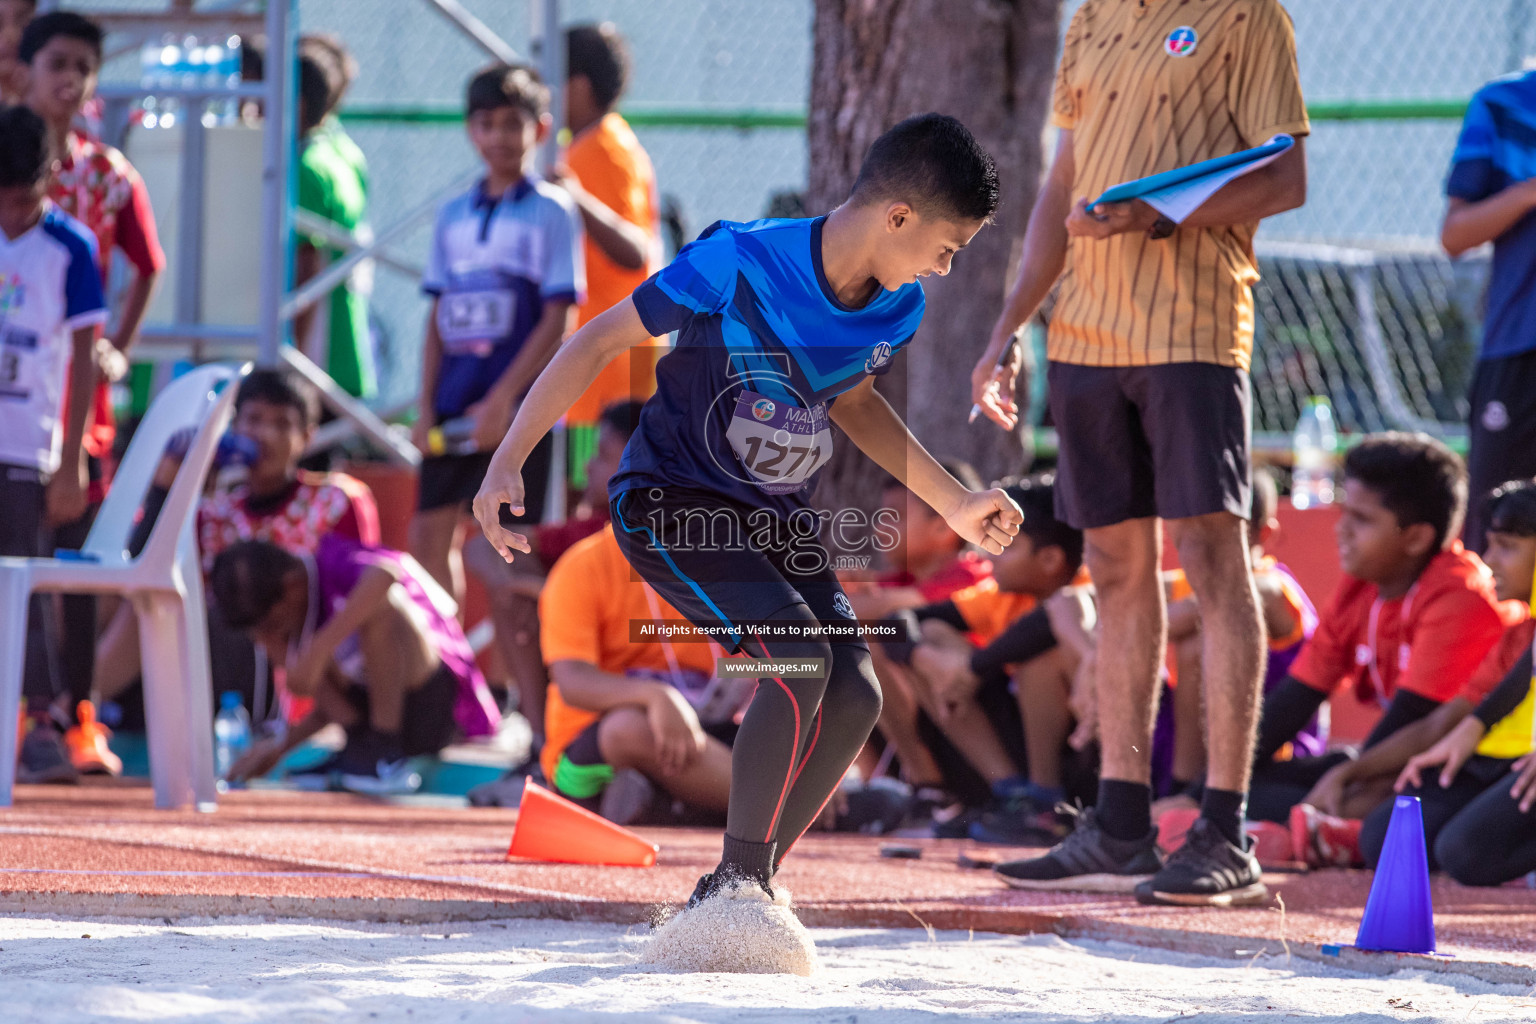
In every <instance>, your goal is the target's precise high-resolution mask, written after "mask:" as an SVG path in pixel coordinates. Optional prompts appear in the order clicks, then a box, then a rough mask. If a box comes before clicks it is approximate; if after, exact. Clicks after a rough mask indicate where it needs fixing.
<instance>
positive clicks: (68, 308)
mask: <svg viewBox="0 0 1536 1024" xmlns="http://www.w3.org/2000/svg"><path fill="white" fill-rule="evenodd" d="M53 166H54V158H53V157H52V156H51V155H50V151H49V145H48V129H47V126H46V125H45V124H44V123H43V119H42V118H40V117H38V116H37V115H36V114H34V113H33V112H32V111H30V110H28V109H26V108H25V107H0V556H16V557H22V558H35V557H37V556H39V555H42V554H43V553H44V552H45V551H47V550H49V548H50V547H51V546H52V545H51V544H50V543H49V542H48V538H49V534H50V533H51V532H52V530H53V528H54V527H56V526H59V525H61V524H64V523H69V522H73V521H74V520H76V519H78V518H80V516H81V515H82V514H83V513H84V512H85V505H86V478H85V460H84V456H83V454H82V452H83V443H84V437H85V420H86V416H87V414H88V413H89V412H90V408H91V389H92V388H94V387H95V385H96V358H95V353H96V335H97V333H98V332H99V331H100V329H101V325H102V323H104V322H105V321H106V319H107V312H106V303H105V301H104V300H103V297H102V292H101V276H100V271H99V270H98V269H97V262H96V260H97V256H96V239H95V238H94V236H92V235H91V233H90V231H89V230H88V229H86V227H85V226H84V225H83V224H81V223H80V222H79V221H77V220H75V219H74V218H73V217H71V216H69V215H68V214H66V213H64V212H63V211H62V210H60V209H59V208H58V207H56V206H54V205H53V203H52V202H50V201H49V199H48V188H47V186H48V175H49V172H50V171H51V170H52V168H53ZM66 388H67V398H68V401H67V403H66ZM66 404H67V408H68V410H69V415H68V422H63V420H64V418H65V417H64V408H65V407H66ZM44 608H45V604H44V602H43V601H42V600H41V598H37V597H34V598H33V599H32V602H31V605H30V610H29V615H28V626H29V629H28V633H27V650H26V661H25V666H26V667H25V670H24V672H23V677H22V678H23V693H24V695H25V696H26V699H27V711H28V719H29V721H28V723H27V724H28V727H29V731H28V733H27V735H26V738H25V739H24V740H23V741H22V745H21V763H20V766H19V767H20V770H19V771H18V773H17V778H18V779H19V781H21V782H64V781H70V780H72V779H73V778H74V776H75V769H74V766H73V765H72V764H71V763H70V760H69V755H68V753H67V751H66V750H65V749H64V744H63V739H62V737H61V736H60V735H59V733H58V730H57V729H56V728H55V727H54V723H53V721H52V719H51V717H50V716H51V714H52V711H53V708H52V705H53V702H54V700H55V697H56V690H57V686H58V680H57V679H56V677H55V675H54V672H53V668H52V665H51V664H50V658H49V654H48V649H47V644H46V635H45V633H44V626H43V612H44ZM6 653H7V654H9V653H10V652H6ZM14 726H15V723H14V722H0V728H3V729H10V728H14Z"/></svg>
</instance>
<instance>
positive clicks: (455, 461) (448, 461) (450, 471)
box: [416, 434, 555, 525]
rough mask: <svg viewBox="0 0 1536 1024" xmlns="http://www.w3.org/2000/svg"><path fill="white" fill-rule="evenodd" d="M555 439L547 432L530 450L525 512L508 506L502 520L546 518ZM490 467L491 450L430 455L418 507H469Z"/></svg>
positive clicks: (425, 509) (424, 466)
mask: <svg viewBox="0 0 1536 1024" xmlns="http://www.w3.org/2000/svg"><path fill="white" fill-rule="evenodd" d="M554 445H555V442H554V438H553V437H552V436H551V435H549V434H545V435H544V436H543V437H542V438H540V439H539V443H538V444H536V445H534V446H533V451H531V452H529V453H528V461H527V462H525V463H524V464H523V491H524V497H523V501H524V505H523V508H524V512H523V514H522V515H520V516H514V515H512V513H511V511H510V510H509V509H507V508H506V507H503V508H502V510H501V521H502V522H503V523H506V524H507V525H511V524H513V523H537V522H539V521H540V520H542V519H543V518H544V499H545V496H546V495H547V494H548V493H549V469H550V457H551V453H552V452H553V451H554ZM490 467H491V453H490V452H475V453H473V454H471V455H429V456H427V457H426V458H424V459H422V460H421V476H420V479H419V482H418V484H417V488H416V508H417V509H418V510H420V511H422V512H430V511H432V510H433V509H439V508H446V507H448V506H450V505H457V506H459V507H460V508H465V509H467V508H469V505H470V502H472V501H474V500H475V495H476V494H478V493H479V491H480V485H481V484H482V483H484V482H485V471H486V470H487V469H489V468H490Z"/></svg>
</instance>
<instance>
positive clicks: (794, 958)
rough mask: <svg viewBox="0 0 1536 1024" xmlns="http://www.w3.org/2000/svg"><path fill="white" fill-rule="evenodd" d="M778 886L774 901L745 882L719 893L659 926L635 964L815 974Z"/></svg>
mask: <svg viewBox="0 0 1536 1024" xmlns="http://www.w3.org/2000/svg"><path fill="white" fill-rule="evenodd" d="M791 900H792V897H791V896H790V893H789V890H788V889H786V888H784V887H783V886H777V887H775V889H774V893H773V898H772V899H769V898H768V894H767V893H765V892H763V890H762V889H760V888H759V887H758V886H757V885H755V884H753V883H750V882H743V883H738V884H736V885H734V886H731V887H730V888H728V889H723V890H721V891H720V892H717V893H716V894H715V895H713V896H711V897H710V898H709V899H707V900H704V901H703V902H701V903H700V904H699V905H698V906H696V907H688V908H685V909H683V910H681V911H679V912H678V913H676V914H673V915H671V917H669V918H668V919H667V920H666V921H665V922H663V923H661V925H660V927H658V928H657V929H656V931H655V933H654V934H653V935H652V936H651V938H650V941H648V942H647V943H645V945H644V946H643V947H642V948H641V950H640V962H641V963H642V964H646V965H648V966H654V967H660V968H664V969H670V970H675V971H689V972H694V973H697V972H701V971H708V972H715V973H726V974H795V975H799V976H800V977H802V978H808V977H810V976H811V975H812V974H814V973H816V945H815V942H814V940H813V939H812V938H811V933H810V932H809V931H808V930H807V929H806V927H805V925H803V924H801V923H800V919H799V918H798V917H796V916H795V915H794V913H793V912H792V911H791V910H790V902H791Z"/></svg>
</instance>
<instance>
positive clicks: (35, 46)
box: [16, 11, 102, 66]
mask: <svg viewBox="0 0 1536 1024" xmlns="http://www.w3.org/2000/svg"><path fill="white" fill-rule="evenodd" d="M59 36H64V37H65V38H68V39H78V40H80V41H81V42H83V43H87V44H89V46H90V47H91V49H92V50H94V51H96V64H97V65H98V66H100V64H101V39H102V31H101V26H100V25H98V24H96V23H95V22H94V21H92V20H91V19H90V18H86V17H83V16H82V15H79V14H76V13H74V12H73V11H52V12H50V13H48V14H40V15H38V16H37V17H35V18H33V19H32V20H31V21H29V22H27V27H26V28H24V29H22V30H21V45H20V46H19V47H17V52H16V56H17V58H18V59H19V60H20V61H21V62H22V63H23V64H31V63H32V58H33V57H36V56H37V52H38V51H39V50H41V49H42V48H43V47H45V46H47V45H48V44H49V43H50V42H52V41H53V40H54V39H57V38H58V37H59Z"/></svg>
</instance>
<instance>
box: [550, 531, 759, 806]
mask: <svg viewBox="0 0 1536 1024" xmlns="http://www.w3.org/2000/svg"><path fill="white" fill-rule="evenodd" d="M539 619H540V632H539V639H540V643H541V645H542V648H543V652H544V662H545V664H546V665H548V666H549V676H550V687H549V690H548V693H547V694H546V703H545V708H544V733H545V739H544V750H543V753H542V755H541V757H540V766H541V767H542V768H543V769H544V777H545V778H546V779H548V780H549V782H550V784H551V785H553V786H554V788H555V789H556V790H557V791H558V792H559V793H560V794H561V795H563V796H566V797H568V798H570V799H572V800H575V801H577V802H580V803H585V804H587V806H589V807H591V808H592V809H593V810H598V809H603V810H605V811H606V812H607V813H608V814H609V815H610V816H612V817H615V818H616V819H619V820H621V821H623V822H625V823H627V822H628V821H632V820H633V819H634V817H636V816H637V814H638V812H640V811H643V809H644V807H645V806H648V805H649V800H648V799H644V798H642V799H640V800H638V801H636V800H633V799H628V800H625V801H623V802H624V803H626V804H628V805H629V806H628V808H627V810H625V811H622V812H618V811H615V808H614V806H613V804H612V803H611V802H608V801H604V799H603V798H604V794H605V791H606V790H608V788H609V784H610V783H612V782H613V781H614V777H615V775H616V773H618V772H621V771H624V770H625V769H631V770H633V771H636V772H638V773H640V775H642V776H643V777H644V778H645V779H647V780H648V781H650V782H652V783H655V784H656V785H659V786H661V787H662V788H664V789H666V790H667V791H668V792H669V793H670V794H672V796H674V797H676V798H677V799H679V800H681V801H683V802H684V803H686V804H689V805H691V806H693V807H696V808H700V809H703V810H709V811H724V810H725V806H726V803H727V801H728V800H729V799H730V790H731V751H730V745H729V744H730V742H731V740H732V739H733V738H734V736H735V732H736V724H735V722H734V720H733V719H734V716H735V713H736V712H737V711H738V710H740V708H741V706H742V705H743V704H744V703H745V700H746V698H747V697H748V696H750V695H751V692H752V687H753V685H754V684H755V682H756V680H754V679H742V680H734V681H726V680H717V679H716V678H715V661H716V658H718V657H719V656H720V654H721V653H722V652H721V650H720V648H719V647H718V646H717V645H716V644H714V643H711V642H699V641H697V640H696V639H693V638H683V639H680V640H676V641H672V640H665V639H663V640H655V641H647V640H644V639H642V638H640V637H637V636H635V635H634V633H633V630H634V628H635V625H636V624H639V625H641V626H643V625H644V624H646V623H651V622H657V621H661V620H670V621H672V622H674V623H682V622H683V621H684V620H683V616H682V614H681V613H680V612H678V611H676V610H675V609H674V608H673V607H672V606H671V605H670V604H668V603H667V602H666V601H665V600H664V599H662V598H661V597H660V596H659V595H658V594H657V593H656V592H655V591H654V590H652V589H651V587H650V585H649V584H647V583H644V582H641V581H639V580H637V579H636V578H635V576H634V573H633V571H632V570H631V569H630V567H629V563H628V562H627V561H625V559H624V554H623V552H621V551H620V550H619V545H618V542H617V541H615V540H614V538H613V527H612V526H608V527H606V528H604V529H603V531H602V532H601V533H598V534H595V535H593V536H591V537H588V538H587V539H585V540H583V541H580V542H579V543H577V544H575V545H574V546H572V547H571V549H570V550H569V551H567V552H566V554H565V556H564V557H562V558H561V559H560V561H559V562H558V563H556V565H555V566H554V568H553V569H551V570H550V573H549V578H548V579H547V580H546V581H545V583H544V591H543V593H542V594H541V595H540V598H539ZM645 795H646V796H648V795H649V794H648V793H646V794H645ZM605 804H606V806H605Z"/></svg>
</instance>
